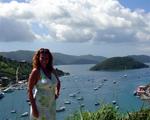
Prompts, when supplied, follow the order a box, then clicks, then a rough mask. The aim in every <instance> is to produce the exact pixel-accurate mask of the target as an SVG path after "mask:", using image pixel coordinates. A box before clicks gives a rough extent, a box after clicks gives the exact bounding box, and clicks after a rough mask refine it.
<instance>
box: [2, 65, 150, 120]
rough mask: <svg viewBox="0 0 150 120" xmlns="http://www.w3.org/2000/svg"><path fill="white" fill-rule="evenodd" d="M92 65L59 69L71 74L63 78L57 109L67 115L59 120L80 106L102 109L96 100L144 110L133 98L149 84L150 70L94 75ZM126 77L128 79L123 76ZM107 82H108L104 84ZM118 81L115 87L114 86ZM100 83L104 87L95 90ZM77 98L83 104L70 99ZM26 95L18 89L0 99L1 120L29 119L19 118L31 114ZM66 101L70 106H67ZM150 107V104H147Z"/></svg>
mask: <svg viewBox="0 0 150 120" xmlns="http://www.w3.org/2000/svg"><path fill="white" fill-rule="evenodd" d="M91 66H92V65H61V66H56V67H57V68H59V69H61V70H63V71H66V72H69V73H70V76H64V77H61V78H60V79H61V86H62V87H61V94H60V97H59V99H58V100H57V108H58V107H59V106H65V107H66V110H65V111H64V112H59V113H57V120H63V119H64V118H66V117H67V116H68V115H70V114H71V113H73V112H75V111H77V110H79V108H80V105H81V104H84V105H85V107H84V108H83V110H86V111H95V110H97V109H98V107H99V106H95V105H94V103H95V102H96V101H101V103H112V101H113V100H115V101H116V102H117V105H118V106H119V110H120V111H122V112H127V111H135V110H138V109H140V108H141V106H142V105H143V101H141V100H140V99H139V98H138V97H135V96H133V91H134V90H135V89H136V87H137V86H138V85H143V84H147V83H149V82H150V68H145V69H138V70H126V71H120V72H104V71H102V72H93V71H89V68H90V67H91ZM124 75H127V77H124ZM104 79H107V81H104ZM113 81H116V84H113ZM99 84H102V85H101V88H99V89H98V90H96V91H95V90H94V89H93V88H95V87H97V86H98V85H99ZM78 91H80V93H78V94H77V97H80V96H82V97H83V98H84V100H83V101H78V100H77V99H76V98H77V97H76V98H72V97H69V94H71V93H76V92H78ZM26 99H27V94H26V91H25V90H16V91H15V92H13V93H9V94H5V97H4V98H3V99H1V100H0V120H6V118H7V119H9V120H28V119H29V118H21V117H20V115H21V114H22V113H23V112H25V111H29V105H28V104H27V102H26ZM66 100H69V101H71V104H67V105H65V104H64V102H65V101H66ZM144 104H146V105H148V104H149V103H144ZM12 109H16V111H17V113H14V114H12V113H10V111H11V110H12Z"/></svg>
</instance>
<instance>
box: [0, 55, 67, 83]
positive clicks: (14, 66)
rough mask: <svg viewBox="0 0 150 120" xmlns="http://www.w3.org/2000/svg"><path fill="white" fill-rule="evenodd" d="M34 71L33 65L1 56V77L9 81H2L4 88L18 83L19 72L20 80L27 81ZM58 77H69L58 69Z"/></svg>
mask: <svg viewBox="0 0 150 120" xmlns="http://www.w3.org/2000/svg"><path fill="white" fill-rule="evenodd" d="M31 70H32V65H31V63H28V62H25V61H20V62H18V61H16V60H11V59H8V58H5V57H3V56H0V77H7V78H8V80H2V81H1V80H0V84H3V85H4V86H6V85H8V84H9V83H15V82H16V72H17V71H18V80H26V79H27V78H28V76H29V74H30V72H31ZM56 73H57V74H58V76H63V75H69V73H65V72H63V71H61V70H59V69H56Z"/></svg>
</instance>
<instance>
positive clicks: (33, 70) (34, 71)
mask: <svg viewBox="0 0 150 120" xmlns="http://www.w3.org/2000/svg"><path fill="white" fill-rule="evenodd" d="M39 73H40V70H39V69H37V68H33V69H32V72H31V74H33V75H35V74H36V75H37V74H39Z"/></svg>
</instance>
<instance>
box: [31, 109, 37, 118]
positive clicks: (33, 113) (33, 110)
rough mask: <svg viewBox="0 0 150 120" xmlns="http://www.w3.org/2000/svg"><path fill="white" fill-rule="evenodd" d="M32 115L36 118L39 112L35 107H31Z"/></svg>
mask: <svg viewBox="0 0 150 120" xmlns="http://www.w3.org/2000/svg"><path fill="white" fill-rule="evenodd" d="M32 115H33V116H34V117H36V118H38V117H39V112H38V110H37V109H35V108H34V109H32Z"/></svg>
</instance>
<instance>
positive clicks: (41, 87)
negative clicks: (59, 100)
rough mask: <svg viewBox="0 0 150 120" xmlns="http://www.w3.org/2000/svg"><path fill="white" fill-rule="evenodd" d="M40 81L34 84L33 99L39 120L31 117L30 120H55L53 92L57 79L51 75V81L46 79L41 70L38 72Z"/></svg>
mask: <svg viewBox="0 0 150 120" xmlns="http://www.w3.org/2000/svg"><path fill="white" fill-rule="evenodd" d="M40 75H41V80H39V81H38V82H37V84H36V89H35V94H34V96H35V99H36V105H37V109H38V112H39V118H34V117H33V116H32V108H31V113H30V114H31V115H30V116H31V117H30V119H31V120H56V100H55V90H56V85H57V78H56V77H55V75H54V74H53V73H51V79H50V78H48V77H47V76H46V75H45V74H44V72H43V71H42V70H40Z"/></svg>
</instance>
